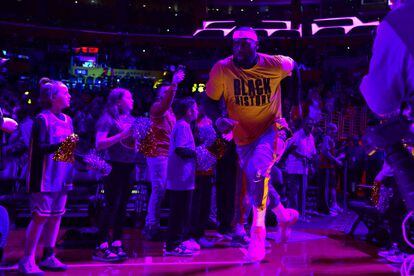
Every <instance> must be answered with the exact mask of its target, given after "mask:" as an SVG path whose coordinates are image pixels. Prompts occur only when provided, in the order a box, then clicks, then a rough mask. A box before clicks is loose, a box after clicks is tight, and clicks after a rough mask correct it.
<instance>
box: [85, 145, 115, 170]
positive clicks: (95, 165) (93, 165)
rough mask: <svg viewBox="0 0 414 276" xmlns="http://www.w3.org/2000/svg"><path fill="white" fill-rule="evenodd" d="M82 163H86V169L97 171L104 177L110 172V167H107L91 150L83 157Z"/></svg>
mask: <svg viewBox="0 0 414 276" xmlns="http://www.w3.org/2000/svg"><path fill="white" fill-rule="evenodd" d="M83 161H84V162H85V163H86V165H87V167H88V169H90V170H93V171H97V172H99V173H100V174H102V175H104V176H106V175H108V174H109V173H110V172H111V170H112V166H111V165H109V164H108V163H107V162H106V161H105V160H104V159H103V158H102V157H101V156H100V155H99V154H98V153H97V152H96V151H95V150H91V151H90V152H89V153H88V154H87V155H85V157H84V158H83Z"/></svg>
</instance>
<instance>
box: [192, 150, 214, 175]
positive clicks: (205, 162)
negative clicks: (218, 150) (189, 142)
mask: <svg viewBox="0 0 414 276" xmlns="http://www.w3.org/2000/svg"><path fill="white" fill-rule="evenodd" d="M196 155H197V170H198V171H202V172H206V171H209V170H211V169H213V168H214V166H215V165H216V162H217V159H216V157H215V156H214V155H213V154H211V152H210V151H208V150H207V148H206V147H205V146H204V145H201V146H198V147H196Z"/></svg>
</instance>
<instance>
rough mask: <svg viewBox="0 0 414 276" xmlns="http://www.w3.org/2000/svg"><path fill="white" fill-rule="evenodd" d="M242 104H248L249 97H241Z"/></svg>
mask: <svg viewBox="0 0 414 276" xmlns="http://www.w3.org/2000/svg"><path fill="white" fill-rule="evenodd" d="M243 102H244V104H243V105H244V106H250V104H249V97H243Z"/></svg>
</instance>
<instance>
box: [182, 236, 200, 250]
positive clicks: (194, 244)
mask: <svg viewBox="0 0 414 276" xmlns="http://www.w3.org/2000/svg"><path fill="white" fill-rule="evenodd" d="M182 245H184V246H185V247H186V248H187V249H189V250H191V251H193V252H196V251H200V249H201V247H200V245H199V244H198V243H197V242H196V241H195V240H194V239H189V240H186V241H184V242H182Z"/></svg>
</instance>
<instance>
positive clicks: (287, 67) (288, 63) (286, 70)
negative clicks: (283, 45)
mask: <svg viewBox="0 0 414 276" xmlns="http://www.w3.org/2000/svg"><path fill="white" fill-rule="evenodd" d="M273 57H274V63H275V67H277V68H278V70H280V72H281V73H282V78H284V77H287V76H290V75H292V71H293V68H294V66H295V62H294V60H293V59H292V58H290V57H287V56H282V55H275V56H273Z"/></svg>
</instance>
